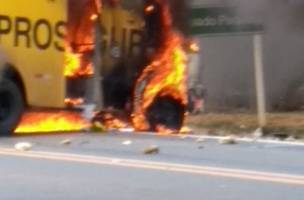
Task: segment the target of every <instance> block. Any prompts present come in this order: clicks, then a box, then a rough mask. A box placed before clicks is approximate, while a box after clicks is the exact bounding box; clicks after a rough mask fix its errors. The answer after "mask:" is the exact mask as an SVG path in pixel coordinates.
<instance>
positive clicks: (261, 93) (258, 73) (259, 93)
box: [253, 34, 266, 128]
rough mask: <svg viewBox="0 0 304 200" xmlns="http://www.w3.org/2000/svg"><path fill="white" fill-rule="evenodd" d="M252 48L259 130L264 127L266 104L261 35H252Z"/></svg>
mask: <svg viewBox="0 0 304 200" xmlns="http://www.w3.org/2000/svg"><path fill="white" fill-rule="evenodd" d="M253 47H254V70H255V87H256V98H257V112H258V123H259V126H260V128H263V127H264V126H265V125H266V103H265V86H264V75H263V36H262V35H261V34H254V36H253Z"/></svg>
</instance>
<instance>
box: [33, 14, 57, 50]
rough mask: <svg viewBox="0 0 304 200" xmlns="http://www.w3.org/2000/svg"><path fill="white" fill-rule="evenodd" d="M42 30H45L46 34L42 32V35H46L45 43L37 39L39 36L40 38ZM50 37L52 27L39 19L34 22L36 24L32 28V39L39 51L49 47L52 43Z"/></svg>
mask: <svg viewBox="0 0 304 200" xmlns="http://www.w3.org/2000/svg"><path fill="white" fill-rule="evenodd" d="M43 29H44V30H46V32H43V33H46V34H44V36H45V37H46V38H45V41H41V40H40V39H39V36H41V32H40V31H41V30H43ZM39 32H40V34H39ZM52 35H53V33H52V26H51V24H50V23H49V22H48V21H47V20H45V19H40V20H38V21H37V22H36V24H35V26H34V30H33V39H34V42H35V44H36V46H37V47H38V48H39V49H42V50H45V49H47V48H49V47H50V45H51V43H52ZM40 38H41V37H40Z"/></svg>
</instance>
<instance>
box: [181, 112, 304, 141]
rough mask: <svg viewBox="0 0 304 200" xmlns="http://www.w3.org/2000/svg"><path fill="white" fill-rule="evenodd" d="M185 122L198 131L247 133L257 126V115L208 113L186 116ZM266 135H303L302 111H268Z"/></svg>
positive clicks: (303, 114) (220, 133)
mask: <svg viewBox="0 0 304 200" xmlns="http://www.w3.org/2000/svg"><path fill="white" fill-rule="evenodd" d="M186 123H187V125H188V126H190V127H191V128H193V129H194V130H195V131H198V132H207V133H209V134H215V135H225V134H248V133H252V132H253V131H254V130H256V129H257V128H258V123H257V117H256V115H255V114H253V113H208V114H201V115H196V116H188V118H187V120H186ZM263 130H264V133H265V134H266V135H267V134H268V135H282V136H283V137H284V136H286V135H287V136H289V135H293V136H296V137H301V138H302V137H304V113H301V112H297V113H268V114H267V125H266V126H265V127H264V129H263Z"/></svg>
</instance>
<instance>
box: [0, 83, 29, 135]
mask: <svg viewBox="0 0 304 200" xmlns="http://www.w3.org/2000/svg"><path fill="white" fill-rule="evenodd" d="M23 108H24V104H23V98H22V93H21V91H20V90H19V88H18V87H17V86H16V85H15V84H14V83H13V82H12V81H10V80H7V79H4V80H1V81H0V136H9V135H11V134H12V133H13V131H14V130H15V128H16V127H17V125H18V123H19V121H20V118H21V115H22V113H23Z"/></svg>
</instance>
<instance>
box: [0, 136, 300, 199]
mask: <svg viewBox="0 0 304 200" xmlns="http://www.w3.org/2000/svg"><path fill="white" fill-rule="evenodd" d="M64 140H66V141H65V142H63V141H64ZM22 141H26V142H30V143H31V144H33V148H32V149H31V151H27V152H22V151H16V150H14V145H15V144H16V143H17V142H22ZM69 142H70V143H69ZM62 143H65V144H62ZM150 146H158V147H159V153H158V154H152V155H147V154H144V153H143V152H144V151H145V149H146V148H147V147H150ZM303 153H304V146H301V145H288V144H276V143H255V142H251V143H247V142H241V143H238V144H235V145H223V144H219V143H218V141H216V140H205V141H200V142H198V141H197V139H196V138H192V137H186V138H185V137H164V136H151V135H142V134H132V133H112V134H105V135H102V134H88V133H86V134H75V135H70V134H67V135H55V136H29V137H14V138H0V158H1V159H0V169H1V170H0V180H1V182H0V198H1V199H13V200H18V199H20V200H21V199H22V200H24V199H90V200H91V199H92V200H94V199H98V200H100V199H107V200H111V199H117V200H121V199H127V200H136V199H138V200H143V199H144V200H150V199H151V200H152V199H153V200H155V199H157V200H162V199H164V200H167V199H174V200H179V199H181V200H184V199H198V200H204V199H208V200H210V199H212V200H237V199H246V200H257V199H267V200H280V199H282V200H286V199H292V200H302V199H303V196H304V167H303V166H304V157H303Z"/></svg>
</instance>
